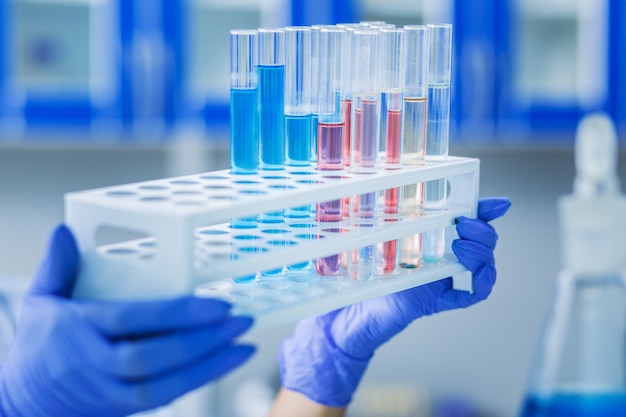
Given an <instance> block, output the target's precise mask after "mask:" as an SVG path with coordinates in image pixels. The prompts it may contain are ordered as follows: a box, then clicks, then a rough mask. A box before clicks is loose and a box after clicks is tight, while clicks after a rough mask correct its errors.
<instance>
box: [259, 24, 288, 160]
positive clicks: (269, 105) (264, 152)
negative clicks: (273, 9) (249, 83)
mask: <svg viewBox="0 0 626 417" xmlns="http://www.w3.org/2000/svg"><path fill="white" fill-rule="evenodd" d="M258 32H259V64H258V66H257V72H258V77H259V140H260V148H261V153H260V157H261V158H260V165H261V169H265V170H278V169H283V168H284V164H285V120H284V119H285V31H284V30H283V29H259V30H258Z"/></svg>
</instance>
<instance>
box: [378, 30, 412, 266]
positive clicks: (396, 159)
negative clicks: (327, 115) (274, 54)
mask: <svg viewBox="0 0 626 417" xmlns="http://www.w3.org/2000/svg"><path fill="white" fill-rule="evenodd" d="M405 35H406V34H405V31H404V30H403V29H381V30H380V34H379V38H380V42H379V45H380V61H379V62H380V75H379V77H380V83H381V100H380V101H381V112H380V142H379V143H380V146H379V165H380V166H383V167H384V168H386V169H398V168H400V150H401V144H402V111H403V104H404V103H403V97H404V94H403V91H404V89H403V87H404V73H405V69H404V68H405V63H404V61H405V55H404V42H405ZM399 191H400V190H399V188H398V187H394V188H390V189H387V190H384V191H382V192H380V193H379V197H378V198H379V202H382V212H383V213H384V220H385V221H397V219H398V197H399ZM379 204H380V203H379ZM397 243H398V242H397V240H390V241H387V242H382V243H380V244H378V245H377V247H376V257H375V268H376V272H377V273H379V274H392V273H393V272H395V271H396V268H397V252H398V251H397V248H398V245H397Z"/></svg>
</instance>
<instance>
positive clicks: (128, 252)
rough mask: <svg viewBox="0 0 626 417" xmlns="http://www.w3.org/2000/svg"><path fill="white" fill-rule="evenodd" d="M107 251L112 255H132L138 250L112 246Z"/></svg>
mask: <svg viewBox="0 0 626 417" xmlns="http://www.w3.org/2000/svg"><path fill="white" fill-rule="evenodd" d="M107 253H108V254H110V255H131V254H135V253H137V251H136V250H134V249H130V248H112V249H108V250H107Z"/></svg>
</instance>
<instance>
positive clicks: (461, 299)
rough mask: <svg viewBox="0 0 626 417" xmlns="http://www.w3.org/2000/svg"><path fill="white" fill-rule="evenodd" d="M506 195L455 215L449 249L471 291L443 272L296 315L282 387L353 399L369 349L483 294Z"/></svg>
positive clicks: (325, 399)
mask: <svg viewBox="0 0 626 417" xmlns="http://www.w3.org/2000/svg"><path fill="white" fill-rule="evenodd" d="M510 205H511V203H510V202H509V200H508V199H507V198H491V199H484V200H480V202H479V203H478V219H469V218H466V217H461V218H459V219H457V222H458V223H457V226H456V228H457V232H458V235H459V239H456V240H455V241H454V242H452V250H453V251H454V253H455V254H456V256H457V257H458V259H459V261H460V262H461V263H462V264H463V265H464V266H465V267H466V268H467V269H469V270H470V271H471V272H472V275H473V285H474V292H473V293H468V292H466V291H457V290H454V289H453V288H452V279H451V278H446V279H443V280H440V281H436V282H433V283H430V284H427V285H423V286H419V287H416V288H411V289H408V290H405V291H401V292H398V293H395V294H389V295H386V296H383V297H379V298H375V299H371V300H367V301H364V302H361V303H357V304H353V305H350V306H348V307H344V308H342V309H339V310H336V311H333V312H330V313H328V314H325V315H322V316H317V317H310V318H306V319H303V320H301V321H300V322H299V323H298V324H297V325H296V328H295V330H294V333H293V335H292V336H291V337H289V338H288V339H286V340H285V341H284V342H283V343H282V345H281V349H280V354H279V362H280V368H281V380H282V385H283V387H284V388H287V389H289V390H292V391H296V392H300V393H302V394H304V395H306V396H307V397H309V398H310V399H311V400H313V401H315V402H318V403H320V404H323V405H327V406H331V407H344V406H346V405H347V404H348V403H349V402H350V401H351V399H352V394H353V393H354V391H355V390H356V388H357V386H358V384H359V381H360V380H361V377H362V375H363V373H364V372H365V369H366V367H367V364H368V362H369V360H370V358H371V357H372V355H373V354H374V351H375V350H376V349H377V348H378V347H379V346H380V345H382V344H383V343H385V342H386V341H388V340H389V339H390V338H391V337H393V336H394V335H396V334H397V333H399V332H400V331H402V330H403V329H404V328H405V327H406V326H408V325H409V324H410V323H411V322H412V321H413V320H415V319H417V318H419V317H422V316H426V315H430V314H434V313H438V312H441V311H445V310H451V309H455V308H462V307H467V306H470V305H472V304H475V303H477V302H479V301H481V300H484V299H485V298H487V296H488V295H489V294H490V293H491V289H492V287H493V285H494V283H495V281H496V269H495V263H494V257H493V250H494V248H495V245H496V241H497V239H498V235H497V234H496V231H495V230H494V228H493V227H492V226H491V225H489V224H488V223H487V222H488V221H490V220H493V219H495V218H498V217H500V216H502V215H504V213H506V211H507V210H508V208H509V207H510Z"/></svg>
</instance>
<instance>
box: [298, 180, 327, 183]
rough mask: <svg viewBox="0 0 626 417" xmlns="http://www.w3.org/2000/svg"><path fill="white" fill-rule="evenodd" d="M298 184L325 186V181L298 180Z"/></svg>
mask: <svg viewBox="0 0 626 417" xmlns="http://www.w3.org/2000/svg"><path fill="white" fill-rule="evenodd" d="M296 183H298V184H325V182H324V181H318V180H298V181H296Z"/></svg>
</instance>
